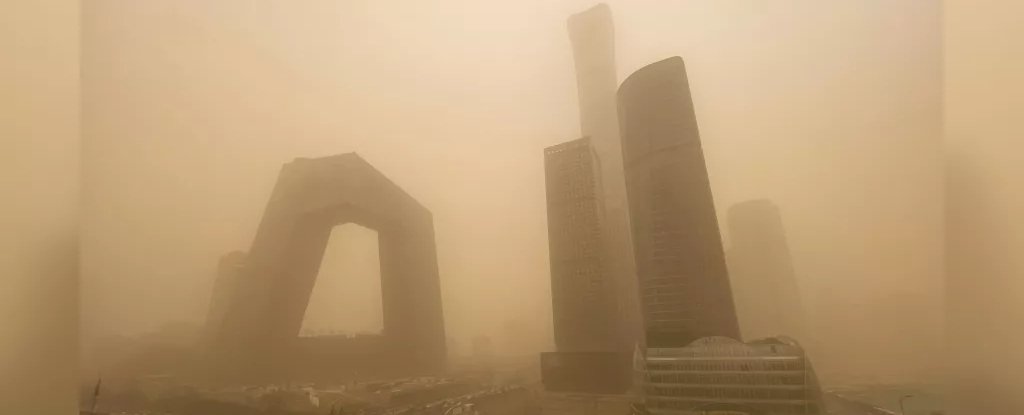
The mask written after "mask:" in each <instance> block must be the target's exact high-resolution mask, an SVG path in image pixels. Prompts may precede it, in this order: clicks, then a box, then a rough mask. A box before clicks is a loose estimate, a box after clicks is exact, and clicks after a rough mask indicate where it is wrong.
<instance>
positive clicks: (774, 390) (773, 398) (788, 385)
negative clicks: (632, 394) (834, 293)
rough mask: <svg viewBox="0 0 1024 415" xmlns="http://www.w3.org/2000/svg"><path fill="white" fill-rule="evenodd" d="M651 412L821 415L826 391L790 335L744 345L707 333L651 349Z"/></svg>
mask: <svg viewBox="0 0 1024 415" xmlns="http://www.w3.org/2000/svg"><path fill="white" fill-rule="evenodd" d="M638 360H639V361H638V362H637V370H638V372H639V374H640V377H641V378H642V384H643V388H642V389H643V400H644V406H645V408H646V409H647V411H649V412H650V413H652V414H699V413H706V412H712V413H713V412H716V411H717V412H719V413H728V414H736V415H740V414H745V415H755V414H763V415H796V414H805V415H809V414H821V413H823V408H822V394H821V388H820V386H819V384H818V380H817V376H816V375H815V373H814V369H813V367H812V366H811V364H810V361H809V359H808V358H807V356H806V353H805V352H804V349H803V348H802V347H801V346H800V345H799V344H798V343H797V342H796V341H795V340H792V339H790V338H785V337H779V338H767V339H763V340H757V341H752V342H749V343H741V342H739V341H737V340H733V339H730V338H726V337H706V338H701V339H698V340H696V341H694V342H693V343H691V344H689V345H687V346H685V347H679V348H651V349H647V354H646V356H643V357H641V358H640V359H638Z"/></svg>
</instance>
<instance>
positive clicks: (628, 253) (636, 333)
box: [568, 3, 643, 354]
mask: <svg viewBox="0 0 1024 415" xmlns="http://www.w3.org/2000/svg"><path fill="white" fill-rule="evenodd" d="M568 29H569V39H570V40H571V41H572V50H573V61H574V64H575V67H576V86H577V94H578V97H579V107H580V130H581V133H582V136H584V137H590V145H591V147H592V148H593V152H594V153H595V155H596V158H597V160H598V168H597V170H596V171H595V174H596V175H597V176H598V177H599V179H600V180H599V182H600V186H601V193H602V195H601V198H600V203H601V204H602V205H603V206H602V207H603V212H604V222H603V226H602V237H603V239H602V241H603V244H604V248H603V249H604V259H605V265H604V267H605V272H606V275H607V277H606V278H608V280H609V283H610V284H611V285H610V286H609V287H610V288H611V290H612V291H613V293H614V294H613V295H612V297H611V299H610V301H611V302H610V303H609V306H610V307H611V308H612V309H613V310H614V311H613V314H612V315H610V316H609V320H608V321H607V324H608V325H610V326H614V330H615V336H616V338H617V340H616V341H617V343H618V344H617V350H619V351H620V352H623V353H627V354H629V353H632V352H633V349H634V347H636V346H637V343H638V342H642V341H643V333H642V323H641V317H640V306H639V301H638V297H637V285H636V269H635V265H634V263H633V255H632V249H633V248H632V242H631V241H630V230H629V213H628V209H629V208H628V202H627V200H626V182H625V179H624V177H623V174H622V141H621V140H620V138H619V125H618V115H617V113H618V108H617V104H616V97H615V93H616V88H617V87H618V77H617V75H616V69H615V26H614V25H613V24H612V13H611V9H610V8H609V7H608V5H606V4H603V3H602V4H598V5H597V6H594V7H592V8H590V9H588V10H585V11H583V12H580V13H577V14H575V15H572V16H571V17H570V18H569V21H568Z"/></svg>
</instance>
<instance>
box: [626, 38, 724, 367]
mask: <svg viewBox="0 0 1024 415" xmlns="http://www.w3.org/2000/svg"><path fill="white" fill-rule="evenodd" d="M618 102H619V124H620V127H621V137H622V149H623V160H624V173H625V181H626V189H627V194H628V200H629V213H630V219H629V221H630V224H631V226H632V234H633V238H632V242H633V248H634V255H635V261H636V271H637V275H638V279H639V285H640V298H641V304H642V306H643V316H644V321H645V325H646V332H647V333H646V338H647V347H682V346H686V345H687V344H689V343H690V342H691V341H693V340H695V339H698V338H701V337H707V336H724V337H731V338H734V339H738V338H739V335H740V333H739V327H738V323H737V319H736V311H735V307H734V305H733V299H732V293H731V291H730V285H729V276H728V271H727V270H726V265H725V257H724V253H723V251H722V241H721V235H720V234H719V230H718V219H717V217H716V214H715V206H714V201H713V200H712V196H711V185H710V182H709V180H708V173H707V168H706V167H705V164H704V153H703V150H702V148H701V142H700V135H699V133H698V129H697V119H696V115H695V113H694V108H693V102H692V100H691V98H690V88H689V84H688V81H687V77H686V68H685V66H684V64H683V60H682V59H681V58H679V57H673V58H669V59H666V60H663V61H660V62H656V63H653V64H651V65H648V66H646V67H644V68H641V69H640V70H638V71H637V72H635V73H634V74H633V75H631V76H630V77H629V78H627V79H626V80H625V81H624V82H623V84H622V86H621V87H620V88H619V92H618Z"/></svg>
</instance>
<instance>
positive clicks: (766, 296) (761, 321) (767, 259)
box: [728, 199, 805, 340]
mask: <svg viewBox="0 0 1024 415" xmlns="http://www.w3.org/2000/svg"><path fill="white" fill-rule="evenodd" d="M728 217H729V221H728V223H729V235H730V236H731V238H730V240H731V242H732V243H731V246H732V247H731V250H730V251H729V258H728V265H729V274H730V275H731V276H732V285H733V292H734V293H735V295H736V308H737V311H738V314H739V317H740V323H741V324H740V326H741V328H742V331H743V336H744V337H746V338H760V337H769V336H777V335H780V334H784V335H786V336H789V337H793V338H796V339H798V340H805V339H804V338H803V333H802V331H803V324H802V321H803V312H802V304H801V299H800V290H799V287H798V286H797V282H796V275H795V273H794V271H793V261H792V259H791V257H790V253H789V244H788V243H787V242H786V234H785V229H783V226H782V215H781V214H780V213H779V208H778V206H776V205H775V204H774V203H772V202H771V201H770V200H766V199H759V200H748V201H746V202H741V203H737V204H735V205H733V206H732V207H730V208H729V214H728Z"/></svg>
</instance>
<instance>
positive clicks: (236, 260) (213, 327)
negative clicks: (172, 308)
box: [205, 251, 245, 341]
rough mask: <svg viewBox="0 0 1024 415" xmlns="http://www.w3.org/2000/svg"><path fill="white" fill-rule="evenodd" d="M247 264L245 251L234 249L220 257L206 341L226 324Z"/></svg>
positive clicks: (208, 315) (208, 316)
mask: <svg viewBox="0 0 1024 415" xmlns="http://www.w3.org/2000/svg"><path fill="white" fill-rule="evenodd" d="M244 265H245V252H241V251H233V252H230V253H227V254H225V255H224V256H222V257H221V258H220V262H219V263H218V264H217V278H216V280H214V283H213V293H212V294H211V295H210V305H209V308H208V309H207V313H206V335H205V336H206V339H205V340H206V341H213V340H214V339H215V337H216V336H217V335H218V333H220V331H221V330H222V328H223V324H224V315H225V314H227V310H228V307H229V306H230V305H231V301H232V299H233V298H234V295H235V291H236V290H237V289H238V282H239V281H238V280H239V276H240V275H241V272H242V267H243V266H244Z"/></svg>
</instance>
